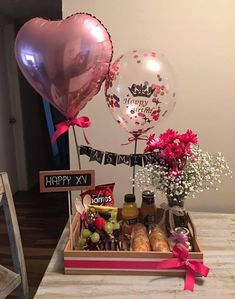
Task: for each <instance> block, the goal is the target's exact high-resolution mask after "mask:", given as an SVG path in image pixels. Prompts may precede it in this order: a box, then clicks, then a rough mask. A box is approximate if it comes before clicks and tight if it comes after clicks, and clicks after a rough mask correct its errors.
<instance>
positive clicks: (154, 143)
mask: <svg viewBox="0 0 235 299" xmlns="http://www.w3.org/2000/svg"><path fill="white" fill-rule="evenodd" d="M163 146H164V143H163V142H162V140H161V139H160V138H155V134H153V135H150V136H149V138H148V141H147V146H146V148H145V149H144V152H145V153H147V152H152V151H154V150H155V149H161V148H162V147H163Z"/></svg>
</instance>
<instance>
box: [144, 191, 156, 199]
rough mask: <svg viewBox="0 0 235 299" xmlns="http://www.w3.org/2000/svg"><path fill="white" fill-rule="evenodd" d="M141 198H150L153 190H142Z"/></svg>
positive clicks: (152, 195)
mask: <svg viewBox="0 0 235 299" xmlns="http://www.w3.org/2000/svg"><path fill="white" fill-rule="evenodd" d="M142 198H143V199H152V198H154V192H152V191H150V190H145V191H143V192H142Z"/></svg>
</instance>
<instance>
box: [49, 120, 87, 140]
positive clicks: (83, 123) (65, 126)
mask: <svg viewBox="0 0 235 299" xmlns="http://www.w3.org/2000/svg"><path fill="white" fill-rule="evenodd" d="M90 125H91V122H90V119H89V118H88V117H87V116H82V117H78V118H73V119H69V120H67V121H63V122H61V123H58V124H56V126H55V127H56V131H55V133H54V135H53V136H52V139H51V141H52V143H54V142H55V141H56V139H57V138H59V137H60V136H61V135H62V134H64V133H65V132H67V131H68V130H69V128H70V127H71V126H78V127H80V128H82V129H83V128H88V127H89V126H90ZM83 136H84V139H85V140H86V143H87V144H90V142H89V141H88V139H87V137H86V134H85V132H84V130H83Z"/></svg>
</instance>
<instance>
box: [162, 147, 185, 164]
mask: <svg viewBox="0 0 235 299" xmlns="http://www.w3.org/2000/svg"><path fill="white" fill-rule="evenodd" d="M183 154H184V151H183V149H182V147H181V146H180V145H179V144H176V143H169V144H168V145H167V146H166V148H165V150H164V151H162V152H161V157H162V158H163V159H164V160H165V161H166V162H170V161H171V160H173V159H180V158H182V156H183Z"/></svg>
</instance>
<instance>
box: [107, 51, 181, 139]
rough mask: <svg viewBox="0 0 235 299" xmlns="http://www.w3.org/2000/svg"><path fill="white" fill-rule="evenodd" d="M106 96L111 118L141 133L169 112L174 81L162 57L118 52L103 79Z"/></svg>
mask: <svg viewBox="0 0 235 299" xmlns="http://www.w3.org/2000/svg"><path fill="white" fill-rule="evenodd" d="M106 99H107V104H108V107H109V109H110V112H111V113H112V114H113V117H114V119H115V120H116V121H117V123H118V124H120V125H121V126H122V127H123V128H124V129H126V130H127V131H128V132H129V133H130V134H132V135H134V136H140V135H142V134H144V133H146V132H148V131H149V130H151V129H152V128H154V127H155V126H158V125H159V124H160V122H161V121H162V120H163V119H164V118H166V117H167V115H169V114H170V113H171V112H172V110H173V108H174V106H175V81H174V75H173V72H172V69H171V66H170V65H169V63H168V62H167V60H166V59H165V57H164V56H163V55H162V54H160V53H158V52H154V51H148V50H134V51H132V52H128V53H126V54H124V55H121V56H120V57H119V58H118V59H117V60H116V61H115V62H114V64H113V65H112V67H111V69H110V72H109V76H108V79H107V81H106Z"/></svg>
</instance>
